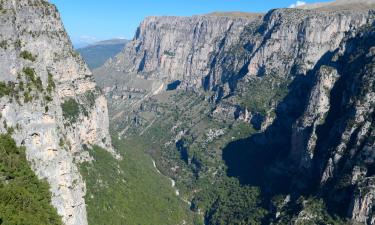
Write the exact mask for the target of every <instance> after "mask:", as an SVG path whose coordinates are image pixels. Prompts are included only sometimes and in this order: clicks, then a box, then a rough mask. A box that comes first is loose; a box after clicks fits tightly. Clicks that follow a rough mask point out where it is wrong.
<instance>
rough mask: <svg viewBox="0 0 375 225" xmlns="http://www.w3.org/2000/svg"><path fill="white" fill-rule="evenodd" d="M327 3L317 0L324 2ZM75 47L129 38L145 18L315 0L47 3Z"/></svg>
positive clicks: (88, 0)
mask: <svg viewBox="0 0 375 225" xmlns="http://www.w3.org/2000/svg"><path fill="white" fill-rule="evenodd" d="M324 1H328V0H320V2H324ZM50 2H52V3H54V4H55V5H56V6H57V8H58V9H59V12H60V14H61V16H62V19H63V22H64V25H65V27H66V29H67V31H68V33H69V35H70V37H71V39H72V41H73V43H74V45H75V46H76V47H82V46H83V45H86V44H91V43H94V42H97V41H100V40H107V39H112V38H126V39H132V38H133V36H134V33H135V31H136V29H137V27H138V25H139V24H140V22H141V21H142V20H143V19H144V18H145V17H147V16H191V15H199V14H205V13H210V12H218V11H220V12H222V11H242V12H267V11H268V10H270V9H272V8H284V7H293V6H295V5H300V4H305V3H312V2H316V0H304V1H296V0H50Z"/></svg>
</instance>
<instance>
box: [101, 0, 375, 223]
mask: <svg viewBox="0 0 375 225" xmlns="http://www.w3.org/2000/svg"><path fill="white" fill-rule="evenodd" d="M372 3H373V1H361V2H359V3H358V4H354V3H352V2H350V1H337V2H335V3H328V4H319V5H313V6H311V5H308V6H304V7H302V8H296V9H275V10H271V11H270V12H268V13H266V14H264V15H259V14H246V13H214V14H208V15H202V16H193V17H148V18H146V19H145V20H144V21H143V22H142V23H141V25H140V26H139V28H138V30H137V32H136V35H135V38H134V40H133V41H131V42H129V43H128V44H127V46H126V47H125V48H124V50H123V51H122V52H120V53H119V54H118V55H117V56H116V57H114V58H113V59H111V60H109V61H107V62H106V63H105V64H104V65H103V66H102V67H100V68H98V69H96V70H95V71H94V75H95V79H96V81H97V82H98V85H99V86H100V87H101V88H102V89H103V91H104V93H105V95H106V97H107V99H108V103H109V114H110V118H111V121H110V126H111V127H113V129H114V130H116V131H117V132H118V134H119V136H120V137H121V138H122V139H125V140H128V139H130V140H132V139H134V138H135V137H137V138H138V139H137V140H138V143H142V144H144V148H143V150H144V151H145V152H147V153H148V154H150V155H151V156H152V157H153V159H154V160H155V161H156V165H157V167H158V169H159V170H160V172H161V173H163V174H165V175H168V176H169V177H171V178H172V179H173V180H175V182H176V187H177V188H178V189H179V197H180V198H181V199H182V200H184V201H186V202H188V203H189V205H190V208H191V209H192V210H193V211H195V212H196V214H197V215H199V217H200V223H202V224H203V223H204V224H356V223H358V224H374V223H375V214H374V212H373V209H374V206H375V197H374V196H375V195H374V193H375V190H374V182H373V180H374V179H375V178H374V171H373V170H374V165H375V164H374V163H375V161H374V159H373V150H374V141H373V140H374V131H373V129H372V128H373V122H374V121H373V118H374V117H373V111H374V101H375V97H374V88H373V87H374V86H373V82H374V71H373V67H374V62H375V61H374V59H375V58H374V46H375V43H374V41H373V40H375V39H374V37H375V33H374V19H375V11H374V8H373V4H372ZM353 5H355V6H353Z"/></svg>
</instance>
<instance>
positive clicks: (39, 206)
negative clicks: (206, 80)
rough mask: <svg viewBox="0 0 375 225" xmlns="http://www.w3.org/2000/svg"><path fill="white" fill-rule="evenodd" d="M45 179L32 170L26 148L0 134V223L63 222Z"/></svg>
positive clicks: (34, 223) (36, 224)
mask: <svg viewBox="0 0 375 225" xmlns="http://www.w3.org/2000/svg"><path fill="white" fill-rule="evenodd" d="M50 195H51V194H50V192H49V187H48V184H47V182H45V181H41V180H39V179H38V178H37V177H36V175H35V174H34V172H33V171H32V170H31V168H30V166H29V165H28V162H27V160H26V156H25V148H24V147H17V146H16V143H15V141H14V140H13V139H12V137H11V136H10V134H1V135H0V224H28V225H40V224H56V225H57V224H62V223H61V218H59V216H58V215H57V212H56V210H55V209H54V208H53V207H52V206H51V197H50Z"/></svg>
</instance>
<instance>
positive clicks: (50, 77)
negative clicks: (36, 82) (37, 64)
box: [47, 71, 56, 94]
mask: <svg viewBox="0 0 375 225" xmlns="http://www.w3.org/2000/svg"><path fill="white" fill-rule="evenodd" d="M55 88H56V84H55V81H54V80H53V75H52V74H51V73H50V72H49V71H48V84H47V92H48V94H51V93H52V91H54V90H55Z"/></svg>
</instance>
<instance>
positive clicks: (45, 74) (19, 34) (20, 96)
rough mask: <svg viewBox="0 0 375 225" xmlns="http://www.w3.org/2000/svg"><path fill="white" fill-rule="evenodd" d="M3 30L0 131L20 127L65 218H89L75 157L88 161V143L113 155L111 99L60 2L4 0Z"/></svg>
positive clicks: (17, 132) (0, 8) (18, 136)
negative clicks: (73, 36) (72, 35)
mask: <svg viewBox="0 0 375 225" xmlns="http://www.w3.org/2000/svg"><path fill="white" fill-rule="evenodd" d="M0 31H1V32H0V43H1V44H0V80H1V82H2V84H4V85H3V86H2V90H1V91H2V94H1V96H2V98H1V99H0V112H1V124H2V126H1V128H0V129H1V132H6V131H7V130H9V129H11V130H14V131H13V135H12V136H13V138H14V139H15V140H16V141H17V144H19V145H24V146H25V147H26V149H27V150H26V151H27V152H26V153H27V159H28V160H29V162H30V163H31V166H32V169H33V170H34V171H35V173H36V174H37V175H38V176H39V178H41V179H46V180H47V181H48V183H49V184H50V187H51V192H52V204H53V205H54V206H55V207H56V208H57V210H58V213H59V215H61V216H62V219H63V222H64V223H65V224H72V225H73V224H77V225H78V224H80V225H81V224H87V218H86V208H85V201H84V195H85V184H84V182H83V181H82V178H81V176H80V173H79V170H78V165H77V163H78V162H80V161H85V160H90V157H89V154H88V152H87V151H86V150H87V149H86V148H84V147H85V146H91V145H99V146H101V147H103V148H106V149H108V150H109V151H110V152H112V153H113V154H114V155H115V153H114V151H113V149H112V147H111V139H110V137H109V131H108V123H109V121H108V115H107V103H106V99H105V98H104V96H103V95H101V93H100V91H98V89H97V88H96V84H95V82H94V81H93V78H92V75H91V72H90V70H89V69H88V68H87V66H86V65H85V63H84V62H83V60H82V59H81V58H80V57H79V56H78V55H77V54H76V53H75V52H74V50H73V48H72V45H71V42H70V40H69V38H68V36H67V34H66V32H65V29H64V27H63V25H62V22H61V20H60V15H59V13H58V11H57V9H56V8H55V6H54V5H52V4H50V3H48V2H47V1H44V0H5V1H1V2H0ZM4 90H6V91H4ZM67 102H70V103H72V102H73V103H76V104H73V105H68V104H67ZM65 103H66V104H65ZM64 105H65V108H64V107H62V106H64ZM63 108H64V109H63ZM73 118H74V119H73Z"/></svg>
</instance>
